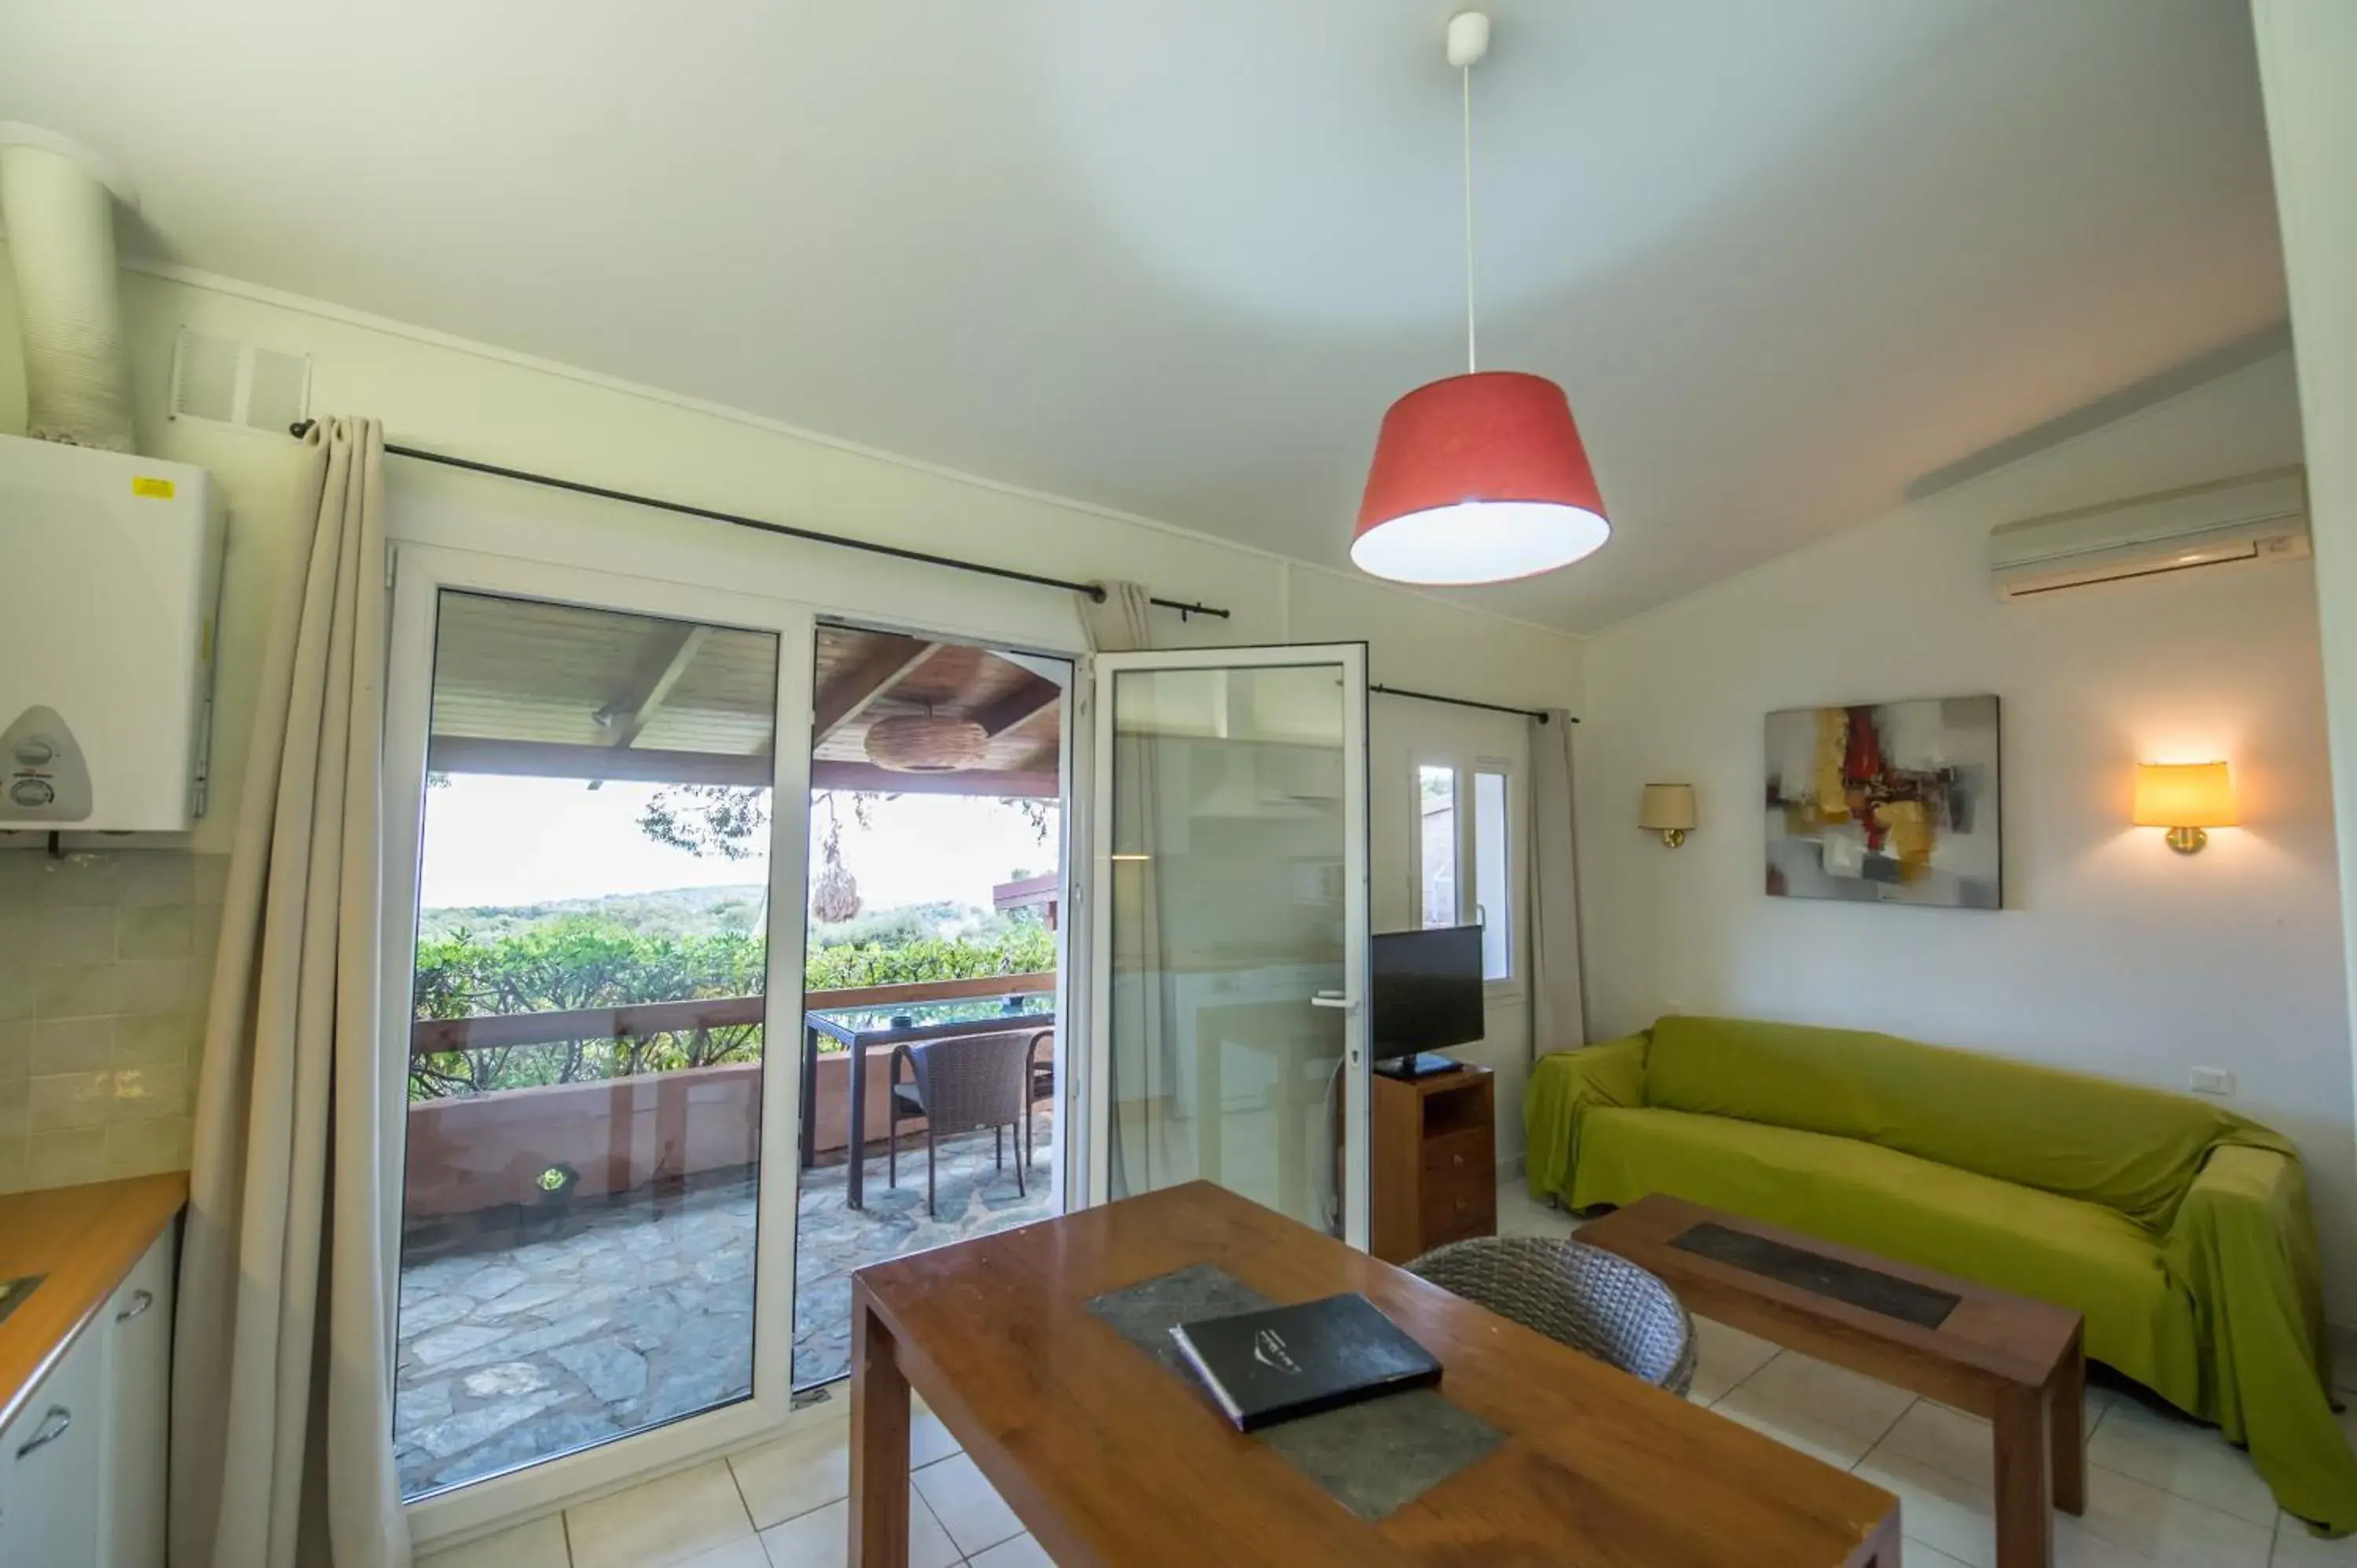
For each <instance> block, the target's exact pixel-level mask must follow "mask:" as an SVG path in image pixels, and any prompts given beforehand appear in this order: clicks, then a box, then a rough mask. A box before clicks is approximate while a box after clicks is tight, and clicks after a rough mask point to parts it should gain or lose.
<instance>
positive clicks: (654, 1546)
mask: <svg viewBox="0 0 2357 1568" xmlns="http://www.w3.org/2000/svg"><path fill="white" fill-rule="evenodd" d="M1498 1222H1499V1229H1500V1230H1501V1231H1503V1232H1505V1233H1508V1234H1532V1235H1563V1234H1567V1233H1569V1231H1570V1230H1572V1229H1573V1227H1572V1224H1571V1221H1570V1220H1569V1219H1568V1218H1567V1217H1566V1216H1565V1215H1563V1214H1561V1213H1558V1212H1555V1211H1554V1210H1551V1209H1548V1208H1544V1207H1543V1206H1541V1205H1538V1204H1534V1203H1532V1202H1531V1201H1530V1200H1529V1198H1528V1197H1525V1196H1524V1195H1523V1192H1522V1191H1521V1189H1520V1187H1519V1185H1518V1184H1516V1185H1510V1186H1509V1187H1506V1188H1505V1189H1503V1190H1501V1192H1500V1194H1499V1203H1498ZM1693 1398H1694V1399H1695V1402H1697V1403H1701V1404H1705V1405H1708V1406H1710V1407H1711V1408H1713V1409H1715V1410H1717V1411H1718V1412H1720V1413H1722V1414H1724V1415H1726V1416H1727V1417H1728V1418H1729V1419H1731V1420H1736V1421H1740V1422H1742V1423H1744V1424H1746V1425H1748V1426H1751V1427H1754V1428H1756V1429H1758V1430H1759V1431H1761V1432H1764V1433H1767V1434H1769V1435H1770V1436H1773V1437H1776V1438H1778V1439H1780V1440H1781V1441H1783V1442H1786V1443H1790V1444H1793V1445H1794V1446H1795V1447H1799V1448H1802V1449H1804V1450H1806V1451H1807V1452H1809V1453H1812V1454H1814V1455H1817V1456H1818V1457H1819V1458H1821V1459H1824V1461H1826V1462H1827V1463H1828V1464H1833V1465H1838V1466H1841V1467H1842V1468H1844V1469H1850V1470H1855V1471H1856V1472H1857V1474H1858V1475H1860V1476H1862V1477H1866V1478H1867V1479H1868V1480H1870V1481H1872V1482H1874V1484H1875V1485H1877V1486H1879V1487H1885V1488H1887V1489H1889V1491H1891V1492H1893V1493H1895V1494H1897V1496H1898V1497H1899V1498H1900V1508H1901V1518H1902V1520H1904V1523H1905V1529H1906V1533H1907V1538H1908V1539H1907V1549H1906V1562H1907V1564H1908V1568H1959V1565H1964V1568H1991V1565H1992V1563H1994V1560H1995V1544H1996V1535H1995V1525H1994V1523H1993V1521H1992V1519H1991V1515H1990V1511H1989V1509H1990V1504H1989V1497H1990V1477H1989V1440H1988V1431H1987V1427H1986V1423H1982V1422H1980V1421H1978V1420H1976V1419H1975V1418H1974V1417H1971V1416H1967V1415H1963V1414H1960V1413H1958V1412H1955V1411H1953V1410H1950V1409H1948V1408H1947V1407H1946V1406H1944V1405H1941V1404H1936V1403H1934V1402H1932V1401H1929V1400H1921V1399H1917V1398H1916V1397H1915V1396H1914V1395H1912V1394H1909V1393H1906V1392H1904V1391H1900V1390H1897V1389H1893V1388H1890V1387H1889V1386H1887V1385H1885V1384H1882V1383H1878V1382H1875V1381H1874V1380H1871V1379H1868V1378H1862V1377H1859V1376H1857V1374H1855V1373H1851V1372H1846V1371H1843V1370H1841V1369H1838V1368H1835V1367H1831V1366H1828V1365H1826V1364H1824V1362H1821V1361H1817V1360H1813V1359H1811V1358H1809V1357H1806V1356H1801V1355H1797V1354H1795V1353H1793V1352H1792V1351H1780V1350H1778V1349H1777V1348H1775V1347H1774V1346H1772V1345H1770V1344H1768V1343H1766V1342H1765V1341H1762V1340H1759V1339H1754V1338H1752V1337H1750V1336H1749V1335H1745V1334H1739V1333H1738V1332H1736V1331H1735V1330H1733V1329H1731V1328H1727V1327H1723V1326H1720V1325H1717V1324H1712V1323H1706V1324H1704V1325H1702V1346H1701V1367H1700V1369H1699V1371H1698V1372H1697V1373H1696V1375H1695V1388H1694V1393H1693ZM848 1417H849V1408H848V1405H847V1403H846V1402H844V1401H842V1400H834V1401H830V1402H828V1403H827V1404H825V1405H823V1406H821V1407H818V1408H817V1409H815V1410H813V1411H808V1412H803V1414H802V1418H801V1419H802V1422H804V1423H806V1424H802V1425H800V1426H798V1427H797V1429H796V1430H795V1431H794V1432H793V1433H792V1434H791V1435H789V1436H786V1437H782V1438H780V1439H778V1440H777V1441H775V1442H773V1443H770V1444H765V1445H763V1446H761V1447H759V1448H754V1449H750V1450H748V1451H747V1452H745V1453H742V1454H738V1455H734V1456H732V1457H731V1458H728V1459H726V1460H715V1461H713V1462H711V1463H710V1464H707V1465H704V1466H698V1467H697V1468H695V1469H693V1470H688V1471H685V1472H683V1473H682V1474H679V1475H676V1476H670V1477H664V1478H662V1479H661V1480H658V1481H652V1482H649V1483H647V1484H645V1485H643V1486H639V1487H631V1488H630V1489H628V1490H626V1491H622V1492H618V1493H615V1494H613V1495H611V1496H609V1497H605V1498H598V1499H597V1500H596V1501H594V1502H591V1503H587V1504H584V1505H582V1506H580V1507H577V1508H575V1509H568V1510H567V1511H566V1512H565V1514H564V1515H562V1516H561V1517H554V1518H550V1519H545V1520H538V1521H536V1522H534V1523H532V1524H528V1525H525V1526H522V1528H520V1529H517V1530H510V1531H507V1532H506V1533H504V1534H502V1535H499V1536H494V1537H491V1538H490V1539H489V1540H486V1541H478V1542H475V1543H474V1544H472V1545H469V1546H465V1547H460V1548H457V1550H455V1551H453V1552H445V1553H442V1554H440V1555H437V1556H434V1557H428V1558H422V1559H420V1560H419V1568H837V1565H839V1564H840V1563H842V1562H843V1560H844V1543H845V1520H846V1518H847V1505H846V1503H845V1497H846V1494H847V1492H848V1488H849V1479H850V1466H849V1457H848V1451H847V1447H846V1444H847V1440H848V1434H849V1426H848ZM2087 1417H2088V1425H2089V1433H2090V1437H2089V1441H2088V1449H2087V1455H2088V1461H2089V1465H2088V1488H2087V1490H2088V1498H2087V1512H2086V1515H2085V1517H2084V1518H2079V1519H2074V1518H2071V1517H2069V1516H2058V1517H2057V1519H2056V1521H2055V1522H2056V1540H2055V1563H2056V1564H2057V1568H2144V1565H2147V1564H2160V1565H2166V1568H2331V1565H2333V1564H2345V1565H2349V1568H2357V1537H2352V1538H2350V1539H2348V1540H2345V1541H2317V1540H2314V1539H2312V1538H2310V1537H2309V1534H2308V1532H2307V1531H2306V1530H2304V1529H2302V1528H2301V1527H2300V1526H2299V1525H2298V1523H2296V1522H2294V1521H2292V1520H2289V1519H2288V1518H2287V1517H2285V1516H2284V1515H2282V1514H2281V1513H2280V1512H2279V1510H2277V1509H2276V1506H2275V1502H2274V1499H2273V1498H2270V1497H2269V1496H2268V1495H2267V1489H2266V1487H2265V1486H2264V1485H2263V1484H2262V1483H2261V1482H2260V1481H2259V1479H2258V1477H2257V1476H2256V1475H2255V1473H2253V1471H2252V1469H2251V1466H2250V1463H2249V1461H2248V1460H2246V1459H2244V1457H2243V1455H2240V1454H2238V1453H2236V1452H2235V1451H2234V1450H2233V1449H2232V1448H2230V1447H2228V1446H2227V1445H2226V1444H2224V1443H2222V1442H2221V1441H2220V1440H2219V1439H2218V1437H2217V1436H2216V1435H2215V1434H2212V1433H2209V1432H2205V1431H2203V1430H2202V1429H2201V1428H2199V1427H2197V1426H2194V1425H2192V1424H2190V1423H2186V1422H2182V1421H2177V1420H2174V1419H2171V1418H2169V1417H2167V1416H2165V1415H2162V1414H2159V1413H2157V1412H2151V1411H2147V1410H2146V1409H2145V1408H2144V1407H2143V1406H2142V1405H2140V1404H2139V1403H2137V1402H2136V1401H2134V1400H2131V1399H2128V1398H2126V1397H2125V1396H2123V1395H2117V1394H2112V1393H2107V1392H2105V1391H2102V1390H2091V1391H2089V1398H2088V1412H2087ZM909 1457H910V1460H911V1463H912V1464H913V1465H915V1466H917V1469H916V1472H915V1475H916V1486H915V1488H914V1494H913V1496H912V1497H911V1498H910V1502H909V1509H910V1536H911V1540H912V1541H913V1542H914V1545H913V1548H912V1550H911V1552H910V1554H909V1561H910V1563H911V1564H912V1565H913V1568H958V1565H960V1564H967V1565H970V1568H1041V1565H1044V1564H1046V1563H1048V1558H1047V1555H1046V1554H1045V1553H1044V1552H1041V1551H1040V1550H1039V1547H1038V1545H1037V1544H1035V1543H1034V1542H1033V1541H1032V1540H1031V1538H1030V1537H1029V1536H1028V1535H1026V1534H1024V1533H1023V1532H1022V1526H1021V1524H1020V1523H1019V1522H1018V1521H1017V1520H1016V1518H1015V1516H1014V1514H1013V1513H1012V1512H1010V1511H1009V1510H1008V1509H1007V1508H1006V1504H1005V1503H1004V1502H1002V1501H1000V1500H999V1498H998V1496H997V1494H996V1492H994V1491H993V1490H992V1489H991V1487H990V1485H989V1483H988V1482H986V1481H985V1480H984V1479H983V1477H982V1475H981V1473H980V1472H979V1471H978V1470H976V1469H975V1468H974V1465H973V1463H972V1461H970V1460H968V1459H967V1458H965V1456H964V1455H962V1454H960V1453H958V1452H957V1448H956V1444H954V1443H952V1441H951V1440H950V1437H949V1434H947V1433H946V1432H945V1431H944V1430H942V1426H941V1423H939V1422H938V1421H936V1420H934V1419H933V1418H932V1417H931V1415H929V1414H925V1413H923V1412H920V1414H919V1417H918V1422H917V1427H916V1432H915V1434H914V1437H913V1440H912V1448H911V1453H910V1455H909Z"/></svg>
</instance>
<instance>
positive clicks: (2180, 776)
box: [2131, 762, 2234, 854]
mask: <svg viewBox="0 0 2357 1568" xmlns="http://www.w3.org/2000/svg"><path fill="white" fill-rule="evenodd" d="M2131 820H2132V821H2133V822H2135V823H2136V826H2137V827H2140V828H2167V829H2168V830H2169V848H2171V849H2173V850H2175V851H2176V852H2177V853H2178V854H2192V853H2193V852H2194V851H2196V850H2198V849H2200V848H2201V846H2202V845H2203V844H2205V843H2209V842H2210V835H2209V834H2208V833H2207V832H2203V831H2202V830H2203V829H2205V828H2231V827H2233V825H2234V783H2233V779H2231V778H2230V777H2229V776H2228V775H2227V771H2226V765H2225V764H2224V763H2222V762H2139V763H2137V764H2136V811H2135V814H2134V816H2133V817H2132V818H2131Z"/></svg>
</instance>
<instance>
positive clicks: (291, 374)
mask: <svg viewBox="0 0 2357 1568" xmlns="http://www.w3.org/2000/svg"><path fill="white" fill-rule="evenodd" d="M310 413H311V357H310V356H309V355H308V354H287V353H282V352H280V351H279V350H278V349H257V348H255V347H254V346H253V344H251V343H239V342H235V341H233V340H231V339H230V338H212V337H208V336H207V335H206V334H204V333H202V332H191V331H189V330H188V328H185V327H183V328H180V336H179V339H178V342H176V343H175V344H174V345H173V349H172V417H173V418H175V419H201V420H206V421H208V422H210V423H211V424H234V425H236V426H238V427H239V428H240V429H242V430H261V431H267V432H268V433H270V434H271V435H285V434H286V427H287V426H288V425H290V424H296V423H298V422H300V421H302V420H304V419H307V418H308V417H309V416H310Z"/></svg>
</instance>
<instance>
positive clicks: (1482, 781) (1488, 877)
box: [1427, 768, 1514, 981]
mask: <svg viewBox="0 0 2357 1568" xmlns="http://www.w3.org/2000/svg"><path fill="white" fill-rule="evenodd" d="M1511 821H1512V819H1511V818H1510V817H1509V816H1508V814H1507V811H1506V776H1505V775H1504V774H1503V773H1499V772H1494V771H1492V770H1491V769H1489V768H1481V769H1478V770H1477V771H1476V772H1475V773H1474V775H1473V886H1474V887H1475V888H1476V889H1477V890H1478V897H1479V898H1480V904H1479V906H1478V908H1476V911H1475V914H1476V917H1477V918H1479V919H1480V922H1481V978H1482V979H1484V980H1493V981H1494V980H1512V979H1513V978H1514V897H1513V886H1514V877H1513V873H1512V870H1511V869H1509V868H1510V867H1511V866H1512V865H1513V862H1512V860H1511V859H1509V858H1508V856H1509V854H1510V853H1511V850H1512V845H1510V844H1509V843H1508V842H1507V841H1508V837H1509V835H1510V833H1511V832H1512V829H1511V828H1510V827H1509V826H1508V825H1507V824H1508V823H1509V822H1511ZM1428 923H1429V922H1427V924H1428Z"/></svg>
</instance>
